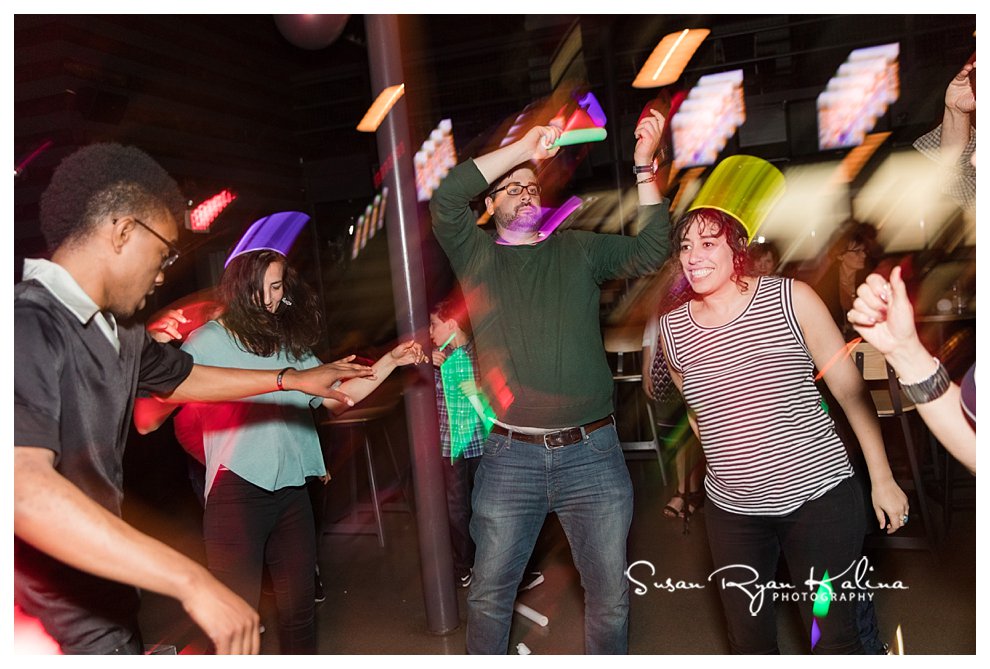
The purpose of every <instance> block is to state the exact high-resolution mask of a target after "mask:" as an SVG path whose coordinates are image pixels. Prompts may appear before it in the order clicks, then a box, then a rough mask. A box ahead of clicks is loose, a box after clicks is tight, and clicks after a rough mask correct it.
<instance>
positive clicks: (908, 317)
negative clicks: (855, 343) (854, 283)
mask: <svg viewBox="0 0 990 669" xmlns="http://www.w3.org/2000/svg"><path fill="white" fill-rule="evenodd" d="M846 317H847V318H848V319H849V322H850V323H852V325H853V327H854V328H855V329H856V332H858V333H859V334H860V336H862V337H863V339H864V340H865V341H866V342H867V343H869V344H872V345H873V347H874V348H875V349H877V350H878V351H880V353H882V354H884V355H885V356H887V355H891V354H893V353H896V352H898V350H899V349H903V348H906V347H914V346H917V345H919V344H918V330H917V328H915V325H914V308H913V307H912V306H911V301H910V300H909V299H908V296H907V287H906V286H905V285H904V281H903V280H902V279H901V268H900V267H895V268H894V269H893V270H892V271H891V273H890V281H889V282H888V281H886V280H885V279H884V278H883V277H882V276H880V275H879V274H870V275H869V276H868V277H866V280H865V281H864V282H863V283H862V284H860V286H859V288H857V289H856V299H855V300H854V301H853V308H852V309H850V310H849V313H848V314H847V315H846Z"/></svg>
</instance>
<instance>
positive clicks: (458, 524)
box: [443, 457, 481, 578]
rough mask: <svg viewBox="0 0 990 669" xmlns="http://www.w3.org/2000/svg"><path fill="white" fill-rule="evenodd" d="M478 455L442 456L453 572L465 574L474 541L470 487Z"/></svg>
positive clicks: (479, 460) (458, 575)
mask: <svg viewBox="0 0 990 669" xmlns="http://www.w3.org/2000/svg"><path fill="white" fill-rule="evenodd" d="M480 463H481V458H480V457H475V458H457V459H456V460H454V461H453V462H451V461H450V458H443V478H444V483H445V484H446V486H447V520H448V521H449V524H450V547H451V551H452V553H453V559H454V573H455V574H456V575H457V577H458V578H460V577H462V576H465V575H467V573H468V572H469V571H470V570H471V567H473V566H474V541H472V540H471V489H472V488H473V487H474V474H475V472H477V471H478V465H479V464H480Z"/></svg>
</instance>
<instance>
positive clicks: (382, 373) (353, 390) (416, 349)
mask: <svg viewBox="0 0 990 669" xmlns="http://www.w3.org/2000/svg"><path fill="white" fill-rule="evenodd" d="M429 361H430V359H429V358H428V357H426V354H424V353H423V347H422V346H420V345H419V344H417V343H416V342H414V341H407V342H405V343H404V344H399V345H398V346H396V347H395V348H393V349H392V350H391V351H389V352H388V353H386V354H385V355H383V356H382V357H380V358H379V359H378V360H377V362H375V364H374V365H372V366H371V369H372V370H373V372H374V375H373V376H369V377H362V378H352V379H350V380H348V381H344V382H343V383H342V384H340V390H341V391H342V392H344V393H347V397H349V398H350V399H351V400H352V401H353V404H345V403H343V402H341V401H339V400H337V399H334V398H329V397H328V398H327V399H325V400H323V406H325V407H326V408H327V409H328V410H330V412H331V413H334V414H339V413H341V412H343V411H346V410H347V409H349V408H350V407H352V406H354V404H357V403H358V402H360V401H361V400H363V399H364V398H365V397H367V396H368V395H370V394H371V393H372V391H374V390H375V388H377V387H378V386H380V385H381V384H382V381H384V380H385V379H386V378H388V376H389V374H391V373H392V372H393V371H395V368H396V367H399V366H401V365H417V364H419V363H421V362H429Z"/></svg>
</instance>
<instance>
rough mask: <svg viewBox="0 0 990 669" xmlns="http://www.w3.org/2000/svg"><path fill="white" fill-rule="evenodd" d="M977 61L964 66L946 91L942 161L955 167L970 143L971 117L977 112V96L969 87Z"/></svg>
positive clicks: (941, 145) (941, 148) (941, 146)
mask: <svg viewBox="0 0 990 669" xmlns="http://www.w3.org/2000/svg"><path fill="white" fill-rule="evenodd" d="M975 69H976V61H973V62H972V63H967V64H966V65H964V66H963V68H962V69H961V70H959V72H958V73H956V76H955V77H953V78H952V81H950V82H949V86H948V87H947V88H946V89H945V113H944V114H943V116H942V139H941V144H940V150H941V159H942V163H943V164H944V165H955V164H956V161H958V160H959V158H960V156H962V153H963V151H964V150H965V148H966V145H967V144H968V143H969V136H970V132H971V121H970V117H971V115H972V114H973V113H974V112H976V94H975V93H974V92H973V88H972V86H970V85H969V74H970V72H972V71H973V70H975Z"/></svg>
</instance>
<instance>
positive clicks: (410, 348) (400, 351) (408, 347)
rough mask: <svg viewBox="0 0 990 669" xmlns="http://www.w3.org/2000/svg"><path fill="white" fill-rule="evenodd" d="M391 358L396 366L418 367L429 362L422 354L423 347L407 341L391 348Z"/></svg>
mask: <svg viewBox="0 0 990 669" xmlns="http://www.w3.org/2000/svg"><path fill="white" fill-rule="evenodd" d="M392 358H393V359H394V360H395V364H396V365H418V364H419V363H421V362H429V361H430V359H429V358H427V357H426V354H425V353H423V347H422V346H420V345H419V344H418V343H416V342H415V341H407V342H405V343H403V344H399V345H398V346H396V347H395V348H393V349H392Z"/></svg>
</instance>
